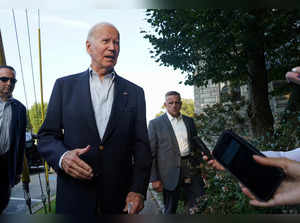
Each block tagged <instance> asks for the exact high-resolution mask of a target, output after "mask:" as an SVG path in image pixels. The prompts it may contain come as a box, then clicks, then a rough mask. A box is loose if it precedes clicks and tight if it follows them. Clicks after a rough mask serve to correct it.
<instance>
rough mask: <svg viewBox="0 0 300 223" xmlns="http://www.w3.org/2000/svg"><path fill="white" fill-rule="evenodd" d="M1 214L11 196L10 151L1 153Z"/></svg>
mask: <svg viewBox="0 0 300 223" xmlns="http://www.w3.org/2000/svg"><path fill="white" fill-rule="evenodd" d="M0 179H1V184H0V214H1V213H2V212H3V211H4V209H5V208H6V206H7V204H8V201H9V197H10V186H9V178H8V153H5V154H3V155H0Z"/></svg>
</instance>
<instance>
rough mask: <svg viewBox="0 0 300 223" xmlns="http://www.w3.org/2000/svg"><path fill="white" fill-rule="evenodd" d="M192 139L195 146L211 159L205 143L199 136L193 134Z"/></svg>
mask: <svg viewBox="0 0 300 223" xmlns="http://www.w3.org/2000/svg"><path fill="white" fill-rule="evenodd" d="M192 140H193V143H194V144H195V146H196V147H197V148H199V149H200V150H201V152H202V153H203V154H204V155H205V156H207V158H208V159H207V160H211V159H213V157H212V154H211V152H210V150H209V149H208V148H207V147H206V145H205V144H204V142H203V141H202V140H201V139H200V137H199V136H194V137H193V138H192Z"/></svg>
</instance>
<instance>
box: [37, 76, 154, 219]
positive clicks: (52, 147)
mask: <svg viewBox="0 0 300 223" xmlns="http://www.w3.org/2000/svg"><path fill="white" fill-rule="evenodd" d="M114 81H115V83H114V88H115V89H114V102H113V105H112V110H111V114H110V118H109V122H108V124H107V127H106V131H105V133H104V136H103V139H100V137H99V134H98V130H97V126H96V120H95V111H94V110H93V106H92V102H91V95H90V86H89V72H88V71H85V72H83V73H79V74H75V75H71V76H67V77H63V78H60V79H58V80H57V81H56V83H55V85H54V88H53V91H52V95H51V98H50V101H49V104H48V108H47V115H46V118H45V121H44V123H43V125H42V127H41V129H40V131H39V134H38V137H39V144H38V150H39V151H40V153H41V154H42V156H43V157H44V158H45V159H46V160H47V162H48V163H49V164H50V165H51V166H52V167H53V168H54V169H55V170H56V171H57V174H58V179H57V194H56V212H57V213H63V214H95V209H96V207H97V206H98V207H99V206H101V209H102V211H103V212H104V213H120V212H121V210H122V209H123V208H124V206H125V199H126V195H127V193H128V192H129V191H133V192H138V193H141V194H143V195H144V196H146V192H147V187H148V184H149V177H150V170H151V163H152V158H151V152H150V145H149V140H148V136H147V126H146V114H145V113H146V111H145V110H146V108H145V107H146V106H145V97H144V91H143V89H142V88H140V87H139V86H137V85H135V84H133V83H131V82H129V81H127V80H125V79H124V78H122V77H120V76H118V75H116V77H115V79H114ZM87 145H91V147H92V148H91V150H90V151H89V152H88V153H86V154H84V155H82V157H81V158H82V159H83V160H84V161H86V162H87V163H88V164H90V165H91V166H92V168H93V172H94V175H96V177H94V179H93V180H92V181H87V180H86V181H84V180H77V179H74V178H72V177H71V176H69V175H67V174H66V173H65V172H64V171H63V170H61V169H60V168H59V159H60V157H61V156H62V155H63V153H64V152H66V151H68V150H71V149H75V148H83V147H86V146H87ZM100 147H101V148H102V150H100ZM99 201H100V202H101V204H99ZM97 202H98V203H97Z"/></svg>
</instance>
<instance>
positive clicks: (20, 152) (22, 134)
mask: <svg viewBox="0 0 300 223" xmlns="http://www.w3.org/2000/svg"><path fill="white" fill-rule="evenodd" d="M20 109H21V111H20V117H21V119H20V120H19V121H20V123H21V125H20V133H19V134H20V141H19V142H18V143H19V148H18V154H17V163H16V179H15V184H17V183H19V181H20V179H21V174H22V170H23V162H24V153H25V138H26V123H27V116H26V108H25V107H24V106H20Z"/></svg>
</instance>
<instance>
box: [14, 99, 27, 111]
mask: <svg viewBox="0 0 300 223" xmlns="http://www.w3.org/2000/svg"><path fill="white" fill-rule="evenodd" d="M12 103H13V104H15V105H16V106H17V107H18V108H20V110H23V111H26V107H25V105H23V104H22V102H20V101H19V100H17V99H15V98H14V99H13V101H12Z"/></svg>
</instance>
